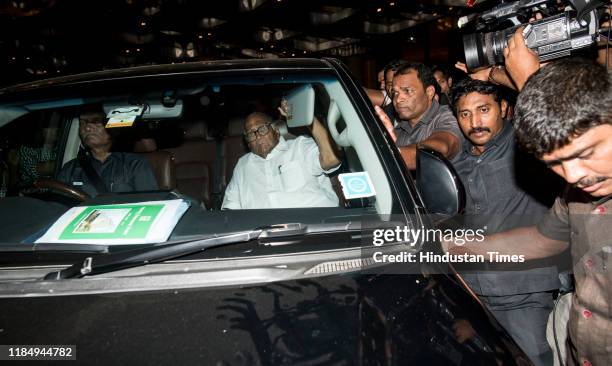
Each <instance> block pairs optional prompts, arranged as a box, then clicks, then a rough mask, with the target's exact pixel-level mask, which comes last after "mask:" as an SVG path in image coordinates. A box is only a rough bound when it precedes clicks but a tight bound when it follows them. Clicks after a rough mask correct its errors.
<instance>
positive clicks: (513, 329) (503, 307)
mask: <svg viewBox="0 0 612 366" xmlns="http://www.w3.org/2000/svg"><path fill="white" fill-rule="evenodd" d="M480 298H481V299H482V301H483V302H484V303H485V304H486V305H487V307H488V308H489V310H490V311H491V312H492V313H493V315H494V316H495V318H496V319H497V321H498V322H499V323H500V324H501V325H502V326H503V327H504V328H505V329H506V331H507V332H508V334H510V336H511V337H512V339H513V340H514V341H515V342H516V343H517V344H518V345H519V347H521V349H522V350H523V351H524V352H525V353H526V354H527V356H529V358H530V359H531V361H532V362H533V363H534V364H535V365H537V366H550V365H552V364H553V355H552V350H551V349H550V347H549V346H548V342H547V341H546V323H547V322H548V315H549V314H550V312H551V311H552V309H553V306H554V302H553V297H552V293H550V292H537V293H532V294H521V295H510V296H480Z"/></svg>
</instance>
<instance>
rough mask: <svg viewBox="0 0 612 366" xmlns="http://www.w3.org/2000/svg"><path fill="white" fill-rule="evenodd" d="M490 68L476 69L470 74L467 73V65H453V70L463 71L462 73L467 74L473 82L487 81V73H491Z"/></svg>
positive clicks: (459, 63)
mask: <svg viewBox="0 0 612 366" xmlns="http://www.w3.org/2000/svg"><path fill="white" fill-rule="evenodd" d="M491 67H492V66H489V67H485V68H483V69H478V70H475V71H472V72H471V73H470V72H468V69H467V65H466V64H464V63H463V62H457V63H456V64H455V68H457V69H459V70H461V71H463V72H464V73H466V74H468V76H469V77H470V78H472V79H474V80H480V81H487V80H489V73H490V72H491Z"/></svg>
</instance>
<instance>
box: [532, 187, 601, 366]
mask: <svg viewBox="0 0 612 366" xmlns="http://www.w3.org/2000/svg"><path fill="white" fill-rule="evenodd" d="M611 198H612V196H608V197H604V198H602V199H594V198H593V197H591V196H590V195H588V194H587V193H585V192H584V191H582V190H580V189H578V188H574V187H568V189H567V190H566V191H565V193H564V194H563V197H559V198H558V199H557V200H556V201H555V204H554V205H553V207H552V208H551V209H550V211H549V213H548V215H546V216H545V217H544V219H543V220H542V221H541V222H540V223H539V224H538V230H539V231H540V233H542V235H544V236H546V237H549V238H552V239H555V240H559V241H564V242H569V243H570V246H571V252H572V262H573V269H574V278H575V282H576V291H575V293H574V296H573V299H572V308H571V312H570V318H569V323H568V334H569V337H570V340H571V344H572V345H573V349H572V348H570V352H572V354H573V357H574V361H575V362H571V363H568V364H576V363H577V364H579V365H583V364H584V365H587V364H588V365H610V364H612V267H611V266H612V199H611ZM569 359H570V357H568V360H569Z"/></svg>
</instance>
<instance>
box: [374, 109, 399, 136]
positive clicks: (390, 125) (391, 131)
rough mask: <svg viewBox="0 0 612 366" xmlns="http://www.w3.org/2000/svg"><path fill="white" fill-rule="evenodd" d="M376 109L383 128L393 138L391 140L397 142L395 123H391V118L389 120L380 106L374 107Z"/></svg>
mask: <svg viewBox="0 0 612 366" xmlns="http://www.w3.org/2000/svg"><path fill="white" fill-rule="evenodd" d="M374 109H375V110H376V115H377V116H378V118H380V121H381V122H382V124H383V126H384V127H385V129H386V130H387V132H388V133H389V135H390V136H391V139H393V142H397V136H396V135H395V129H394V128H393V122H391V118H389V116H387V114H386V113H385V111H383V109H382V108H380V107H379V106H374Z"/></svg>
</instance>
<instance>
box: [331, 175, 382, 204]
mask: <svg viewBox="0 0 612 366" xmlns="http://www.w3.org/2000/svg"><path fill="white" fill-rule="evenodd" d="M338 180H339V181H340V184H341V185H342V193H344V198H346V199H347V200H350V199H353V198H364V197H372V196H375V195H376V191H375V190H374V185H373V184H372V180H371V179H370V175H369V174H368V172H358V173H344V174H339V175H338Z"/></svg>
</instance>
